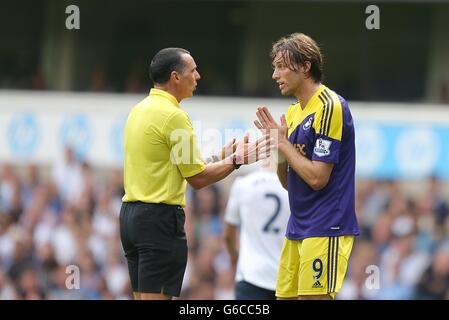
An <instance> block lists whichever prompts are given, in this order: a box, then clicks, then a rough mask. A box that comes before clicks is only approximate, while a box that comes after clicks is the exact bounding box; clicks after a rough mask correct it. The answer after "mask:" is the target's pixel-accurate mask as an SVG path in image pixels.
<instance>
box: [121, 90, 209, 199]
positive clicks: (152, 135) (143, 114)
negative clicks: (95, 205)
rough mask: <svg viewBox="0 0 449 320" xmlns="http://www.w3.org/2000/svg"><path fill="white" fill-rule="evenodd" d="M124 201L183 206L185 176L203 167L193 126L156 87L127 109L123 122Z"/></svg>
mask: <svg viewBox="0 0 449 320" xmlns="http://www.w3.org/2000/svg"><path fill="white" fill-rule="evenodd" d="M124 143H125V145H124V147H125V162H124V183H125V195H124V197H123V199H122V200H123V201H124V202H132V201H142V202H148V203H165V204H173V205H180V206H182V207H184V206H185V191H186V186H187V181H186V180H185V178H186V177H191V176H194V175H196V174H198V173H200V172H202V171H203V170H204V168H205V164H204V162H203V160H202V159H201V155H200V152H199V150H198V145H197V142H196V136H195V132H194V131H193V126H192V122H191V120H190V118H189V115H188V114H187V112H185V111H184V110H182V109H181V108H180V107H179V103H178V101H177V100H176V98H175V97H174V96H172V95H171V94H169V93H168V92H166V91H163V90H160V89H155V88H153V89H151V91H150V95H149V96H148V97H147V98H145V99H144V100H142V101H141V102H140V103H138V104H137V105H136V106H135V107H134V108H133V109H132V110H131V112H130V114H129V116H128V120H127V122H126V125H125V137H124Z"/></svg>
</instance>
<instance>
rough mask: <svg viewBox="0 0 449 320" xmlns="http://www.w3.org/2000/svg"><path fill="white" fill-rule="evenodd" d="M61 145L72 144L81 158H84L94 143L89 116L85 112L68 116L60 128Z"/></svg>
mask: <svg viewBox="0 0 449 320" xmlns="http://www.w3.org/2000/svg"><path fill="white" fill-rule="evenodd" d="M59 137H60V141H61V145H62V147H63V148H64V147H65V146H71V147H72V148H73V150H74V152H75V154H76V156H77V157H78V158H80V159H84V158H85V157H86V155H87V153H88V152H89V149H90V146H91V144H92V130H91V126H90V123H89V119H88V118H87V116H85V115H83V114H78V115H74V116H71V117H68V118H66V119H65V120H64V121H63V123H62V125H61V128H60V129H59Z"/></svg>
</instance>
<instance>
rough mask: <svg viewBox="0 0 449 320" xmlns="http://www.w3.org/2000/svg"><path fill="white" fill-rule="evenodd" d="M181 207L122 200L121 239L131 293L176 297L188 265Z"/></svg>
mask: <svg viewBox="0 0 449 320" xmlns="http://www.w3.org/2000/svg"><path fill="white" fill-rule="evenodd" d="M184 222H185V215H184V210H183V209H182V208H181V207H180V206H174V205H167V204H156V203H143V202H123V203H122V208H121V210H120V238H121V241H122V245H123V250H124V251H125V256H126V259H127V261H128V270H129V275H130V278H131V285H132V288H133V291H134V292H141V293H163V294H166V295H169V296H176V297H179V295H180V292H181V286H182V280H183V278H184V272H185V269H186V265H187V241H186V235H185V231H184Z"/></svg>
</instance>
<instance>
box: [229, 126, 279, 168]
mask: <svg viewBox="0 0 449 320" xmlns="http://www.w3.org/2000/svg"><path fill="white" fill-rule="evenodd" d="M273 147H274V140H273V139H272V138H271V137H270V134H264V135H263V136H262V137H261V138H259V139H258V140H256V141H254V142H249V133H247V134H246V135H245V136H244V137H243V139H242V140H241V141H239V142H238V143H237V148H236V150H235V153H234V155H235V162H236V163H237V164H240V165H242V164H251V163H254V162H256V161H259V160H262V159H265V158H268V157H269V156H270V152H271V149H272V148H273Z"/></svg>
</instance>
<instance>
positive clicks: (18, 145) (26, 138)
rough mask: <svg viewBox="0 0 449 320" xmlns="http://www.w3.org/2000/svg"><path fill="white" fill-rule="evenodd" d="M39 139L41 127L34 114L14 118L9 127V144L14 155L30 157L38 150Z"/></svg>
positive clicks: (24, 114)
mask: <svg viewBox="0 0 449 320" xmlns="http://www.w3.org/2000/svg"><path fill="white" fill-rule="evenodd" d="M39 139H40V132H39V126H38V123H37V121H36V118H35V116H34V114H32V113H23V114H19V115H16V116H15V117H13V118H12V120H11V123H10V125H9V127H8V142H9V148H10V150H11V152H12V154H13V155H15V156H17V157H21V158H25V157H30V156H31V155H32V154H33V153H34V151H35V150H36V147H37V145H38V143H39Z"/></svg>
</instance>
